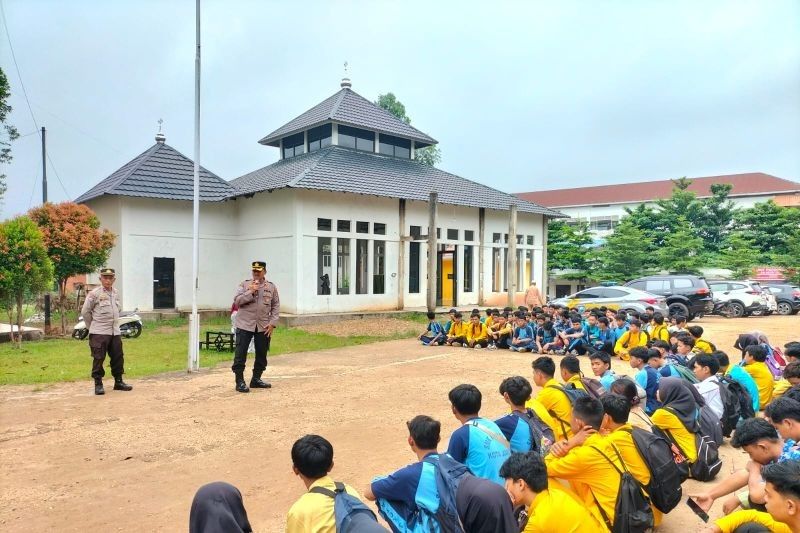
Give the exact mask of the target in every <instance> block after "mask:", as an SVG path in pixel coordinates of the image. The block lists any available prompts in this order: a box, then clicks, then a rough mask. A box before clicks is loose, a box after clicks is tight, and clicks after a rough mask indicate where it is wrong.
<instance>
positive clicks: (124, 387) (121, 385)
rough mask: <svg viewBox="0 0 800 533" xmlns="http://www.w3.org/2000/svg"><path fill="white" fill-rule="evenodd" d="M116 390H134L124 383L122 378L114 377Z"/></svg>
mask: <svg viewBox="0 0 800 533" xmlns="http://www.w3.org/2000/svg"><path fill="white" fill-rule="evenodd" d="M114 390H124V391H129V390H133V387H131V386H130V385H128V384H127V383H125V382H124V381H122V376H119V377H116V376H114Z"/></svg>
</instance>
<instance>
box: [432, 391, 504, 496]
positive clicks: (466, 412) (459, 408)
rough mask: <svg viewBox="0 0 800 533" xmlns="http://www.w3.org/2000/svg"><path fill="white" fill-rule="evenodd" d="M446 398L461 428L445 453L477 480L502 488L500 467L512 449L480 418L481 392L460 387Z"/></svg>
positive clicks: (494, 426)
mask: <svg viewBox="0 0 800 533" xmlns="http://www.w3.org/2000/svg"><path fill="white" fill-rule="evenodd" d="M448 396H449V398H450V404H451V406H452V410H453V415H454V416H455V417H456V419H457V420H458V421H459V422H461V424H462V425H461V427H460V428H458V429H457V430H455V431H454V432H453V434H452V435H451V436H450V444H449V445H448V447H447V453H448V454H450V456H451V457H452V458H453V459H455V460H456V461H458V462H459V463H463V464H465V465H467V466H468V467H469V469H470V470H471V471H472V473H473V474H475V475H476V476H478V477H482V478H485V479H488V480H491V481H494V482H495V483H498V484H500V485H502V484H503V480H502V479H501V478H500V465H502V464H503V461H505V460H506V458H507V457H508V456H509V455H511V448H510V445H509V443H508V440H506V438H505V437H504V436H503V432H502V431H500V428H499V427H497V424H495V423H494V422H492V421H491V420H488V419H486V418H482V417H480V416H479V413H480V410H481V391H479V390H478V388H477V387H476V386H475V385H468V384H463V385H458V386H457V387H455V388H454V389H453V390H451V391H450V393H449V395H448Z"/></svg>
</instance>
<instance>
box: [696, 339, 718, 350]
mask: <svg viewBox="0 0 800 533" xmlns="http://www.w3.org/2000/svg"><path fill="white" fill-rule="evenodd" d="M714 350H716V347H715V346H714V345H713V344H712V343H710V342H708V341H707V340H705V339H703V338H700V339H695V341H694V349H693V350H692V351H693V352H694V353H711V352H713V351H714Z"/></svg>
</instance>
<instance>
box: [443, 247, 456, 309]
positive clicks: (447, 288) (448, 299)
mask: <svg viewBox="0 0 800 533" xmlns="http://www.w3.org/2000/svg"><path fill="white" fill-rule="evenodd" d="M442 305H443V306H444V307H450V306H452V305H453V255H452V254H447V255H443V256H442Z"/></svg>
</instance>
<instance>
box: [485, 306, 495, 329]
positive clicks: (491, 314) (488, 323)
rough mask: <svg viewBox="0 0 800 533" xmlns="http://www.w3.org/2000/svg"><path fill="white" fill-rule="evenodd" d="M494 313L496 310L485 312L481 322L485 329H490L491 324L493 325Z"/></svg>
mask: <svg viewBox="0 0 800 533" xmlns="http://www.w3.org/2000/svg"><path fill="white" fill-rule="evenodd" d="M495 311H496V309H491V308H489V309H487V310H486V318H484V319H483V321H482V322H483V323H484V324H486V329H489V328H491V327H492V324H494V317H495Z"/></svg>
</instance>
